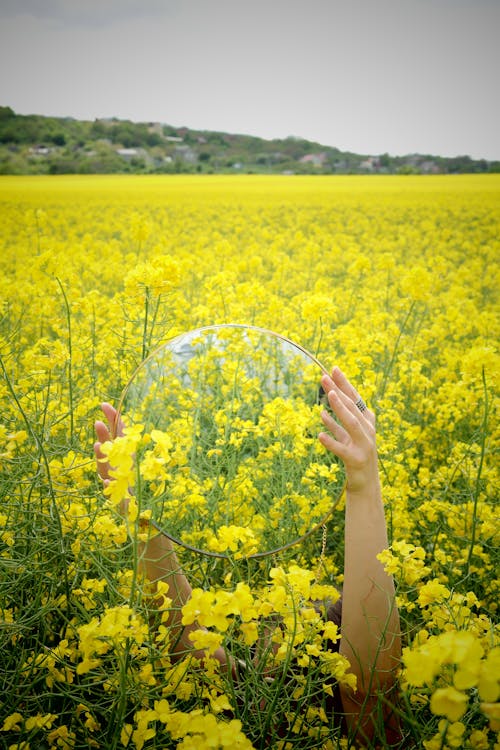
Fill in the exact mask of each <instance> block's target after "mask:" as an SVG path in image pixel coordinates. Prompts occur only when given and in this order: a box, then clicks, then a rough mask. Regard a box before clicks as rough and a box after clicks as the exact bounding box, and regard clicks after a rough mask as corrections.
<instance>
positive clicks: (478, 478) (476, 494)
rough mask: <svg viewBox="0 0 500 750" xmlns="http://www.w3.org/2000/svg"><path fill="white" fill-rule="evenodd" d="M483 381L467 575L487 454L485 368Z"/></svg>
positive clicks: (474, 541)
mask: <svg viewBox="0 0 500 750" xmlns="http://www.w3.org/2000/svg"><path fill="white" fill-rule="evenodd" d="M482 379H483V392H484V415H483V422H482V425H481V457H480V459H479V466H478V469H477V475H476V484H475V487H474V507H473V510H472V535H471V540H470V547H469V555H468V557H467V575H469V573H470V566H471V560H472V555H473V553H474V545H475V543H476V529H477V506H478V502H479V485H480V481H481V474H482V471H483V465H484V456H485V453H486V433H487V431H488V389H487V387H486V375H485V373H484V367H483V371H482Z"/></svg>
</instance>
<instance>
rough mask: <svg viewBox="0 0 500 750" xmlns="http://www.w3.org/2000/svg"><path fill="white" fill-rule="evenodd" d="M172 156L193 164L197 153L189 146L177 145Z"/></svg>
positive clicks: (196, 158) (196, 159)
mask: <svg viewBox="0 0 500 750" xmlns="http://www.w3.org/2000/svg"><path fill="white" fill-rule="evenodd" d="M174 156H175V158H176V159H179V160H180V161H185V162H186V163H187V164H195V163H196V162H197V161H198V154H197V153H196V151H193V149H192V148H190V147H189V146H177V147H176V149H175V151H174Z"/></svg>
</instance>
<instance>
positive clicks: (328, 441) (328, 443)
mask: <svg viewBox="0 0 500 750" xmlns="http://www.w3.org/2000/svg"><path fill="white" fill-rule="evenodd" d="M318 439H319V441H320V443H321V444H322V445H323V446H324V447H325V448H326V449H327V450H329V451H330V452H331V453H333V454H334V455H335V456H338V458H340V459H341V460H342V461H344V462H345V461H346V459H347V458H348V457H349V450H348V448H347V447H346V446H345V445H344V444H343V443H341V442H340V441H338V440H335V438H334V437H333V436H332V435H330V434H329V433H328V432H320V433H319V435H318Z"/></svg>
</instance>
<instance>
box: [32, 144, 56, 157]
mask: <svg viewBox="0 0 500 750" xmlns="http://www.w3.org/2000/svg"><path fill="white" fill-rule="evenodd" d="M51 152H52V149H51V148H48V147H47V146H32V148H30V154H33V156H48V155H49V154H50V153H51Z"/></svg>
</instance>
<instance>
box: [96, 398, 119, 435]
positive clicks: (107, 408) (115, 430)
mask: <svg viewBox="0 0 500 750" xmlns="http://www.w3.org/2000/svg"><path fill="white" fill-rule="evenodd" d="M101 409H102V411H103V414H104V416H105V417H106V419H107V420H108V424H109V428H110V433H111V435H112V436H113V437H118V436H121V435H123V426H124V425H123V422H122V420H121V419H120V418H119V416H118V412H117V410H116V409H115V407H114V406H112V405H111V404H108V403H107V402H106V401H105V402H104V403H103V404H101Z"/></svg>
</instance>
